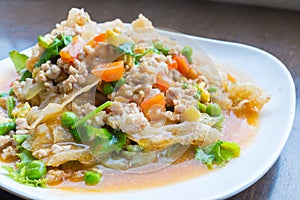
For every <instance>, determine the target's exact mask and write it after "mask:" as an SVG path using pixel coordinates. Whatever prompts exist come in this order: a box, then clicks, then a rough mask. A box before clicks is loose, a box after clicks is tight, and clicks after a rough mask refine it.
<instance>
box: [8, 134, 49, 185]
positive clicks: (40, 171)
mask: <svg viewBox="0 0 300 200" xmlns="http://www.w3.org/2000/svg"><path fill="white" fill-rule="evenodd" d="M27 137H28V135H27V136H24V135H16V136H15V137H14V139H15V141H16V142H17V149H18V151H19V153H18V154H17V156H18V157H19V161H18V162H17V163H16V168H14V167H11V166H2V168H4V169H5V170H6V171H7V172H8V174H7V176H9V177H11V178H12V179H14V180H15V181H17V182H19V183H22V184H24V185H29V186H34V187H46V180H45V178H44V175H45V174H46V166H45V164H44V163H43V162H42V161H40V160H37V159H36V158H35V157H34V156H32V154H31V152H30V151H28V150H26V149H25V148H24V147H22V143H23V142H24V141H25V139H26V138H27Z"/></svg>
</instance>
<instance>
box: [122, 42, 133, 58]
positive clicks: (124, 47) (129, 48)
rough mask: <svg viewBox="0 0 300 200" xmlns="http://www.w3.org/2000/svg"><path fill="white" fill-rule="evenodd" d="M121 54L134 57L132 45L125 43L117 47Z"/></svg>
mask: <svg viewBox="0 0 300 200" xmlns="http://www.w3.org/2000/svg"><path fill="white" fill-rule="evenodd" d="M118 49H119V51H120V52H121V53H124V54H127V55H132V56H134V50H133V49H134V44H133V43H132V42H125V43H123V44H120V45H119V46H118Z"/></svg>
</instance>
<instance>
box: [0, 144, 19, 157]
mask: <svg viewBox="0 0 300 200" xmlns="http://www.w3.org/2000/svg"><path fill="white" fill-rule="evenodd" d="M16 156H17V151H16V149H15V148H14V147H13V146H7V147H6V148H5V149H3V150H2V153H1V154H0V157H1V159H2V160H11V159H14V158H16Z"/></svg>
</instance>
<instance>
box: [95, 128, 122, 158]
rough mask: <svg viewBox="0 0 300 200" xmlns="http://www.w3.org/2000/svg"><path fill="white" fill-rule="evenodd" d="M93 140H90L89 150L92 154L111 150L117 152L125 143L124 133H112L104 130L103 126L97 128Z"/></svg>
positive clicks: (100, 153)
mask: <svg viewBox="0 0 300 200" xmlns="http://www.w3.org/2000/svg"><path fill="white" fill-rule="evenodd" d="M98 131H100V132H99V133H97V134H96V135H97V136H96V137H95V138H94V140H93V141H92V142H91V145H90V151H91V153H92V155H94V156H99V155H102V154H108V153H111V152H113V151H116V152H119V151H120V150H121V149H122V148H123V147H124V146H125V144H126V134H124V133H122V132H117V131H114V133H113V134H111V133H110V132H106V130H105V129H104V130H103V128H101V129H98Z"/></svg>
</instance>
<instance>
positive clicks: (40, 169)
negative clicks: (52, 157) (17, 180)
mask: <svg viewBox="0 0 300 200" xmlns="http://www.w3.org/2000/svg"><path fill="white" fill-rule="evenodd" d="M45 174H46V166H45V164H44V163H43V162H42V161H40V160H34V161H32V162H31V163H29V164H28V165H27V169H26V177H28V178H29V179H31V180H32V179H39V178H41V177H42V176H43V175H45Z"/></svg>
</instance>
